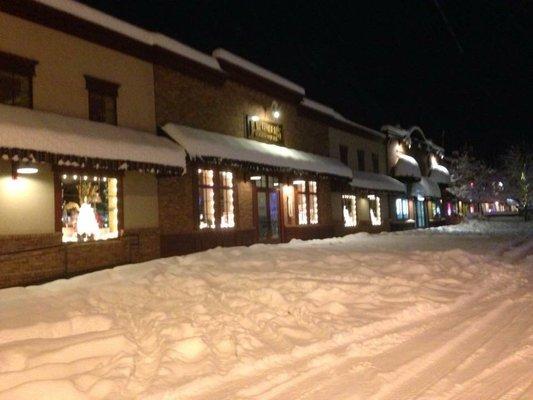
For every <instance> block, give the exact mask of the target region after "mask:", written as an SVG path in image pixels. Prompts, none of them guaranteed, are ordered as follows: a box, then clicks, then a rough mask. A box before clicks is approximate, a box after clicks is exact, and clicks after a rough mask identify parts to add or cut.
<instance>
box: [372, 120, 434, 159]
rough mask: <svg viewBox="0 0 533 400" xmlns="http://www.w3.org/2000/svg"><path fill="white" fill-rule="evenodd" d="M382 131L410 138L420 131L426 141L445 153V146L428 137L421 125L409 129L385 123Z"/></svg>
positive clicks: (432, 147)
mask: <svg viewBox="0 0 533 400" xmlns="http://www.w3.org/2000/svg"><path fill="white" fill-rule="evenodd" d="M381 131H382V132H386V133H388V134H389V135H392V136H395V137H397V138H400V139H405V138H410V137H411V135H412V134H413V132H418V133H420V135H421V136H422V138H423V140H424V142H425V143H426V144H427V145H428V146H429V147H430V148H431V149H433V150H435V151H436V152H438V153H444V148H443V147H440V146H438V145H436V144H435V143H433V141H432V140H431V139H428V138H426V135H425V134H424V131H423V130H422V128H420V127H419V126H412V127H410V128H409V129H403V128H400V127H399V126H393V125H383V126H382V127H381Z"/></svg>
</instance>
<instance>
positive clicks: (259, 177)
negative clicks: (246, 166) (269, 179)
mask: <svg viewBox="0 0 533 400" xmlns="http://www.w3.org/2000/svg"><path fill="white" fill-rule="evenodd" d="M250 180H251V181H260V180H261V176H259V175H254V176H251V177H250Z"/></svg>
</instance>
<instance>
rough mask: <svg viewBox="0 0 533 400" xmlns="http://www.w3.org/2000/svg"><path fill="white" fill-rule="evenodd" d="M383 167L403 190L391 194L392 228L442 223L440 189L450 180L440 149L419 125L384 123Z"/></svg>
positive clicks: (442, 208) (441, 191) (443, 220)
mask: <svg viewBox="0 0 533 400" xmlns="http://www.w3.org/2000/svg"><path fill="white" fill-rule="evenodd" d="M382 132H383V133H384V134H386V136H387V169H388V171H389V174H390V175H391V176H394V177H395V178H396V179H398V180H400V181H402V182H403V183H405V185H406V194H405V195H402V196H396V197H392V198H391V204H390V206H391V209H392V210H393V212H392V214H393V218H392V219H391V229H392V230H404V229H412V228H427V227H431V226H440V225H443V224H445V223H446V214H445V209H444V206H443V201H442V197H443V195H442V193H443V191H444V190H445V189H446V187H447V186H448V185H449V183H450V174H449V172H448V169H447V168H446V167H445V166H444V165H442V164H441V163H442V159H443V157H444V149H443V148H441V147H439V146H437V145H435V144H434V143H433V142H431V141H430V140H428V139H427V138H426V136H425V135H424V132H423V131H422V130H421V129H420V128H419V127H412V128H410V129H402V128H399V127H395V126H390V125H386V126H384V127H383V128H382Z"/></svg>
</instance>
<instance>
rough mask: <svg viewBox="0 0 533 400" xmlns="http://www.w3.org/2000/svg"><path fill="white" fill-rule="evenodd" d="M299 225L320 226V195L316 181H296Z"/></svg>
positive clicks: (294, 183)
mask: <svg viewBox="0 0 533 400" xmlns="http://www.w3.org/2000/svg"><path fill="white" fill-rule="evenodd" d="M293 185H294V190H295V194H296V207H297V210H298V225H307V224H318V194H317V183H316V181H307V182H306V181H303V180H302V181H294V182H293Z"/></svg>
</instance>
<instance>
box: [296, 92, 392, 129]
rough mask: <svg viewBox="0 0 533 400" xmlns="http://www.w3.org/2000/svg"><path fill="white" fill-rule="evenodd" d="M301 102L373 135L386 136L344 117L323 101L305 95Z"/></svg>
mask: <svg viewBox="0 0 533 400" xmlns="http://www.w3.org/2000/svg"><path fill="white" fill-rule="evenodd" d="M300 104H301V105H302V106H304V107H307V108H310V109H312V110H315V111H318V112H319V113H322V114H325V115H328V116H329V117H331V118H333V119H335V120H337V121H340V122H343V123H345V124H348V125H351V126H353V127H355V128H359V129H361V130H363V131H365V132H367V133H369V134H371V135H373V136H376V137H380V138H384V137H385V135H384V134H383V133H381V132H378V131H375V130H373V129H370V128H368V127H366V126H363V125H359V124H358V123H355V122H353V121H351V120H349V119H348V118H346V117H344V116H343V115H342V114H341V113H339V112H337V111H335V110H334V109H333V108H331V107H329V106H327V105H325V104H322V103H319V102H318V101H315V100H311V99H310V98H307V97H304V98H303V99H302V101H301V102H300Z"/></svg>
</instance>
